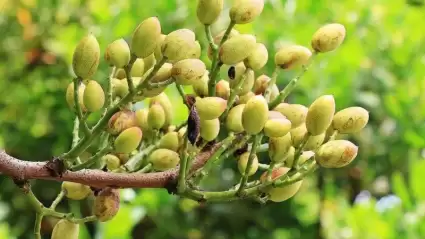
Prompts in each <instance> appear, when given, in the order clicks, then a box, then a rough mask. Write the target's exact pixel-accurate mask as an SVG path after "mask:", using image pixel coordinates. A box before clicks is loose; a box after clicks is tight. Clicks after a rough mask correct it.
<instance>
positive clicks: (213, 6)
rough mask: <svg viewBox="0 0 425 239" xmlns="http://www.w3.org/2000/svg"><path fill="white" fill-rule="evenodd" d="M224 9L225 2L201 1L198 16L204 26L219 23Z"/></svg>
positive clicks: (217, 0) (218, 0)
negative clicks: (218, 20)
mask: <svg viewBox="0 0 425 239" xmlns="http://www.w3.org/2000/svg"><path fill="white" fill-rule="evenodd" d="M223 7H224V1H223V0H199V1H198V5H197V8H196V16H197V17H198V19H199V21H200V22H201V23H202V24H204V25H211V24H213V23H214V22H215V21H217V19H218V17H219V16H220V13H221V11H222V10H223Z"/></svg>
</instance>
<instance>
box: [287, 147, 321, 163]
mask: <svg viewBox="0 0 425 239" xmlns="http://www.w3.org/2000/svg"><path fill="white" fill-rule="evenodd" d="M292 148H293V153H292V152H291V153H292V155H290V156H289V157H288V158H287V159H286V160H285V166H286V167H289V168H292V167H293V166H294V165H293V164H294V154H295V148H294V147H292ZM314 156H315V153H314V151H304V152H302V153H301V155H300V157H299V159H298V165H302V164H303V163H305V162H306V161H307V160H309V159H311V158H313V157H314Z"/></svg>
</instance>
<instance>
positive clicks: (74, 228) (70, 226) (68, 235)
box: [50, 219, 80, 239]
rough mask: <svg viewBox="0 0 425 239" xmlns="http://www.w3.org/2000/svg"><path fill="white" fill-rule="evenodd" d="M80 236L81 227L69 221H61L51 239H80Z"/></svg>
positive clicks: (56, 225) (55, 227)
mask: <svg viewBox="0 0 425 239" xmlns="http://www.w3.org/2000/svg"><path fill="white" fill-rule="evenodd" d="M79 234H80V225H79V224H77V223H73V222H70V221H68V220H67V219H61V220H59V221H58V222H57V223H56V224H55V226H54V227H53V231H52V236H51V237H50V238H51V239H78V236H79Z"/></svg>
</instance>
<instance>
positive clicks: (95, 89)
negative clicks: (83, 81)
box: [83, 80, 105, 112]
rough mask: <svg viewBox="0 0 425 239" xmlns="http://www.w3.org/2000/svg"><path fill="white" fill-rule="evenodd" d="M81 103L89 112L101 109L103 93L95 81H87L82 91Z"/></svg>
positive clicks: (103, 98) (103, 102)
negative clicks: (82, 102)
mask: <svg viewBox="0 0 425 239" xmlns="http://www.w3.org/2000/svg"><path fill="white" fill-rule="evenodd" d="M83 101H84V105H85V106H86V109H87V110H88V111H90V112H96V111H98V110H100V109H102V107H103V104H105V92H103V89H102V86H100V84H99V83H97V81H94V80H91V81H89V83H88V84H87V86H86V89H85V90H84V95H83Z"/></svg>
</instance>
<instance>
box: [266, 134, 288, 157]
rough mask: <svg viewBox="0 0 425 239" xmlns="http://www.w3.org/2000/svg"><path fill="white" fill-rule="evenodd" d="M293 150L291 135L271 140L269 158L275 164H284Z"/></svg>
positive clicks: (271, 138)
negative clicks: (291, 149)
mask: <svg viewBox="0 0 425 239" xmlns="http://www.w3.org/2000/svg"><path fill="white" fill-rule="evenodd" d="M290 148H291V134H289V133H288V134H285V135H284V136H282V137H270V138H269V157H270V160H271V161H273V162H283V161H285V160H286V158H287V156H288V153H289V150H290Z"/></svg>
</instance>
